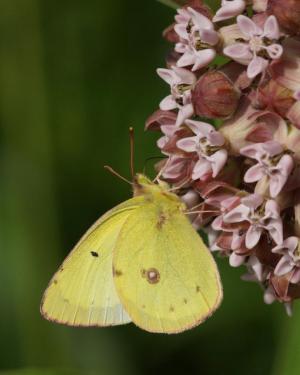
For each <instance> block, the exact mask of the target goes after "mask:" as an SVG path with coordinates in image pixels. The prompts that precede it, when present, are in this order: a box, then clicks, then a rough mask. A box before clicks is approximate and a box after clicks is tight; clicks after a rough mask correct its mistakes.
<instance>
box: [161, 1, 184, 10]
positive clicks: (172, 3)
mask: <svg viewBox="0 0 300 375" xmlns="http://www.w3.org/2000/svg"><path fill="white" fill-rule="evenodd" d="M157 1H159V2H160V3H162V4H164V5H166V6H168V7H170V8H174V9H176V8H178V6H179V5H178V2H176V1H173V0H157Z"/></svg>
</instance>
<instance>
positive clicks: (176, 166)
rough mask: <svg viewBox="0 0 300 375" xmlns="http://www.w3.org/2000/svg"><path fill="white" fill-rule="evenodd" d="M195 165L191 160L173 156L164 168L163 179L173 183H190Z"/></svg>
mask: <svg viewBox="0 0 300 375" xmlns="http://www.w3.org/2000/svg"><path fill="white" fill-rule="evenodd" d="M194 165H195V163H194V161H193V159H191V158H185V157H183V156H180V155H171V156H170V157H169V159H168V160H167V161H166V162H165V164H164V165H163V166H162V177H163V178H165V179H166V180H168V181H171V182H172V183H174V184H175V183H182V182H188V181H189V179H190V178H191V174H192V170H193V167H194Z"/></svg>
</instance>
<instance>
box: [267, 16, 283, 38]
mask: <svg viewBox="0 0 300 375" xmlns="http://www.w3.org/2000/svg"><path fill="white" fill-rule="evenodd" d="M264 36H266V37H267V38H268V39H271V40H273V39H279V37H280V30H279V26H278V22H277V19H276V17H275V16H269V17H268V18H267V20H266V22H265V25H264Z"/></svg>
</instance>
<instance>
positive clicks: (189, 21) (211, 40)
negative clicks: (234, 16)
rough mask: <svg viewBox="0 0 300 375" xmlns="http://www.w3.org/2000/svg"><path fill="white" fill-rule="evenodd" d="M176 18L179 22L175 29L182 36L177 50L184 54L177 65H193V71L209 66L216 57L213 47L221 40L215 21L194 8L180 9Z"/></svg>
mask: <svg viewBox="0 0 300 375" xmlns="http://www.w3.org/2000/svg"><path fill="white" fill-rule="evenodd" d="M175 19H176V21H177V24H176V25H175V26H174V30H175V31H176V33H177V34H178V36H179V37H180V42H179V43H177V44H176V46H175V51H176V52H178V53H181V54H182V56H181V57H180V59H179V60H178V61H177V66H179V67H185V66H190V65H193V68H192V71H196V70H198V69H200V68H203V67H204V66H207V65H208V64H209V63H210V62H211V61H212V60H213V59H214V58H215V56H216V52H215V49H214V48H213V47H214V46H215V45H216V44H217V43H218V42H219V35H218V33H217V32H216V31H215V30H214V25H213V23H212V22H211V21H210V20H209V19H208V18H207V17H205V16H204V15H203V14H201V13H198V12H197V11H195V10H194V9H193V8H187V9H180V10H178V15H177V16H176V17H175Z"/></svg>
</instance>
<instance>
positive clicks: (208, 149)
mask: <svg viewBox="0 0 300 375" xmlns="http://www.w3.org/2000/svg"><path fill="white" fill-rule="evenodd" d="M185 124H186V125H187V126H188V127H189V128H190V129H191V130H192V131H193V133H194V134H196V135H195V136H194V137H187V138H183V139H181V140H179V141H178V142H177V147H178V148H180V149H181V150H183V151H185V152H188V153H189V152H192V153H197V155H198V161H197V163H196V165H195V167H194V170H193V174H192V179H193V180H198V179H200V180H206V179H207V178H208V177H209V176H211V175H212V177H216V176H217V175H218V173H219V172H220V171H221V169H222V168H223V167H224V165H225V163H226V161H227V151H226V150H225V149H222V148H221V146H223V145H224V143H225V140H224V137H223V136H222V134H220V133H219V132H217V131H215V129H214V127H213V126H211V125H210V124H207V123H205V122H200V121H192V120H187V121H186V122H185Z"/></svg>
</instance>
